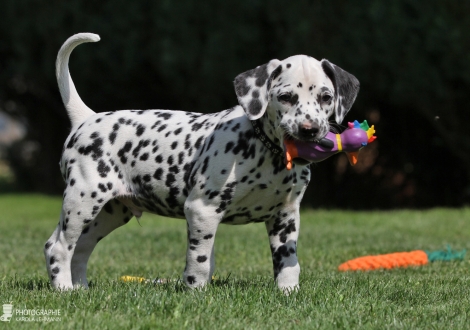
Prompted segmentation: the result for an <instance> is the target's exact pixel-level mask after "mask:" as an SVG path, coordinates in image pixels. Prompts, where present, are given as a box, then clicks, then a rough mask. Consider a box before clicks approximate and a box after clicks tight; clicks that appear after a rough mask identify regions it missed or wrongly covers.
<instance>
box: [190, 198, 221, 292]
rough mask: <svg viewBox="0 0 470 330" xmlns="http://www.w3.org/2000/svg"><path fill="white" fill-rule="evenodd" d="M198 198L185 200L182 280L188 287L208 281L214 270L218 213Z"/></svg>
mask: <svg viewBox="0 0 470 330" xmlns="http://www.w3.org/2000/svg"><path fill="white" fill-rule="evenodd" d="M203 203H204V202H203V201H201V200H200V199H197V198H196V199H195V200H193V201H187V202H186V204H185V215H186V218H187V222H188V249H187V252H186V267H185V269H184V273H183V280H184V281H185V283H186V284H187V285H188V286H189V287H190V288H196V287H202V286H204V285H206V284H207V283H210V281H211V277H212V274H213V273H214V270H215V256H214V239H215V234H216V231H217V226H218V224H219V222H220V218H221V217H220V215H219V214H218V213H217V212H215V209H214V210H212V212H211V210H210V207H207V205H204V204H203Z"/></svg>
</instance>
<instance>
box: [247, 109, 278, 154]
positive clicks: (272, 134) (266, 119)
mask: <svg viewBox="0 0 470 330" xmlns="http://www.w3.org/2000/svg"><path fill="white" fill-rule="evenodd" d="M268 113H269V112H268V111H266V113H265V114H264V115H263V116H262V117H261V118H259V119H258V120H256V121H254V122H252V123H253V124H254V125H253V126H254V127H255V129H256V128H258V129H259V130H260V131H261V133H260V134H261V136H260V138H261V139H263V140H264V138H263V136H265V137H266V138H268V139H269V141H268V143H265V142H263V143H264V144H265V146H266V145H268V146H267V147H268V149H271V151H273V149H278V152H277V151H274V153H281V155H282V152H281V151H282V150H283V149H284V148H283V145H282V143H283V142H282V137H279V136H278V134H277V132H276V127H279V123H277V122H276V118H271V117H272V116H270V115H269V114H268ZM271 145H272V146H271Z"/></svg>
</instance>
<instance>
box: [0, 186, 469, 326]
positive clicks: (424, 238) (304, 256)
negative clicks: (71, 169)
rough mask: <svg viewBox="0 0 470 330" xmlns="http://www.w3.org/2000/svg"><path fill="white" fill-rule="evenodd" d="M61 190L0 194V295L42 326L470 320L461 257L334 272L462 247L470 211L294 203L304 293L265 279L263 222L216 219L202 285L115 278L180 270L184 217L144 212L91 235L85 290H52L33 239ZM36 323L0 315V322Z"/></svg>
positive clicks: (54, 214)
mask: <svg viewBox="0 0 470 330" xmlns="http://www.w3.org/2000/svg"><path fill="white" fill-rule="evenodd" d="M59 209H60V199H58V198H50V197H44V196H34V195H28V196H19V195H3V196H0V210H1V216H0V257H1V262H0V281H1V282H0V304H3V303H7V302H11V303H13V304H14V307H15V308H25V309H60V311H61V320H60V321H58V322H51V323H49V324H47V328H48V329H95V328H96V329H98V328H99V329H155V328H161V329H182V328H190V329H192V328H195V329H276V328H279V329H281V328H306V329H307V328H308V329H314V328H320V329H359V328H360V329H402V328H403V329H464V328H468V327H469V324H470V323H469V320H468V316H469V314H470V275H469V269H470V262H469V260H470V258H468V257H467V258H466V259H465V260H464V261H461V262H447V263H445V262H436V263H433V264H430V265H428V266H424V267H418V268H408V269H396V270H392V271H377V272H366V273H340V272H338V271H337V267H338V265H339V264H340V263H342V262H344V261H346V260H348V259H351V258H354V257H358V256H361V255H366V254H378V253H388V252H398V251H409V250H415V249H425V250H436V249H443V248H445V247H446V245H447V244H450V245H451V246H452V247H453V248H454V249H458V250H460V249H470V239H469V238H470V221H469V220H470V209H456V210H448V209H435V210H429V211H395V212H347V211H304V212H302V223H301V232H300V239H299V247H298V248H299V259H300V264H301V269H302V271H301V279H300V285H301V290H300V291H299V292H296V293H293V294H291V295H290V296H285V295H283V294H282V293H280V292H279V291H278V289H277V288H276V286H275V284H274V283H273V280H272V265H271V257H270V253H269V244H268V239H267V235H266V233H265V229H264V226H263V225H262V224H253V225H247V226H223V225H222V226H220V227H219V231H218V233H217V238H216V258H217V271H216V276H217V280H216V281H215V283H214V284H212V285H209V286H208V287H207V288H206V289H204V290H194V291H189V290H186V289H185V287H184V285H182V284H181V283H170V284H162V285H157V286H153V285H150V284H136V283H121V282H119V281H118V278H119V277H120V276H121V275H136V276H144V277H148V278H155V277H162V278H172V279H178V278H179V277H180V274H181V273H182V271H183V268H184V259H185V249H186V237H185V236H186V225H185V223H184V221H182V220H173V219H165V218H160V217H155V216H150V215H144V216H143V217H142V219H141V221H140V222H141V226H140V225H139V224H138V223H137V222H136V221H135V220H132V221H131V222H130V223H129V224H128V225H127V226H126V227H124V228H121V229H119V230H117V231H115V232H114V233H112V234H111V235H110V236H109V237H107V238H106V239H104V240H103V241H102V242H100V244H99V246H98V247H97V249H96V251H95V253H94V254H93V256H92V258H91V260H90V264H89V272H88V275H89V276H88V277H89V280H91V287H90V289H89V290H75V291H72V292H57V291H54V290H52V289H51V288H50V286H49V284H48V281H47V277H46V270H45V265H44V260H43V259H44V257H43V252H42V248H43V245H44V243H45V241H46V239H47V238H49V236H50V234H51V233H52V231H53V229H54V227H55V225H56V223H57V221H58V214H59ZM44 327H46V324H45V323H41V322H35V323H27V322H18V321H15V320H12V321H11V323H10V324H8V323H4V322H0V330H1V329H3V328H4V329H29V328H34V329H37V328H44Z"/></svg>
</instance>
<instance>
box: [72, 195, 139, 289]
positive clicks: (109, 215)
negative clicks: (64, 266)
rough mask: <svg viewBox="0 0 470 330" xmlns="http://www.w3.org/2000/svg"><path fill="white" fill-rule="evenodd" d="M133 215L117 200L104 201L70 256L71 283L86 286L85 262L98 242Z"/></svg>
mask: <svg viewBox="0 0 470 330" xmlns="http://www.w3.org/2000/svg"><path fill="white" fill-rule="evenodd" d="M132 217H133V214H132V212H131V211H130V210H129V209H128V208H127V206H125V205H123V204H122V203H121V202H119V201H118V200H116V199H114V200H111V201H109V202H108V203H106V204H105V205H104V206H103V208H102V210H101V211H100V213H99V214H98V216H97V217H96V218H95V219H94V220H93V222H91V223H90V225H89V227H86V229H85V230H83V231H82V233H81V235H80V238H79V239H78V241H77V245H76V246H75V250H74V254H73V257H72V264H71V268H72V284H73V286H74V287H76V286H83V287H88V281H87V276H86V272H87V264H88V259H89V258H90V255H91V253H92V252H93V250H94V248H95V246H96V245H97V244H98V242H99V241H100V240H101V239H103V238H104V237H106V236H107V235H108V234H110V233H111V232H112V231H113V230H115V229H116V228H119V227H120V226H122V225H125V224H126V223H128V222H129V220H130V219H131V218H132Z"/></svg>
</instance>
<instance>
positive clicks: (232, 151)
mask: <svg viewBox="0 0 470 330" xmlns="http://www.w3.org/2000/svg"><path fill="white" fill-rule="evenodd" d="M98 40H99V36H97V35H96V34H91V33H80V34H77V35H74V36H72V37H70V38H69V39H68V40H67V41H66V42H65V43H64V45H63V46H62V48H61V49H60V51H59V54H58V57H57V62H56V73H57V80H58V84H59V89H60V93H61V96H62V100H63V102H64V104H65V107H66V109H67V113H68V116H69V118H70V121H71V126H72V128H71V132H70V135H69V136H68V138H67V139H66V141H65V144H64V148H63V154H62V158H61V161H60V168H61V172H62V175H63V177H64V180H65V182H66V188H65V192H64V195H63V204H62V210H61V213H60V221H59V224H58V225H57V228H56V229H55V231H54V232H53V234H52V236H51V237H50V238H49V239H48V240H47V242H46V244H45V248H44V253H45V257H46V265H47V271H48V274H49V278H50V280H51V283H52V285H53V287H55V288H59V289H70V288H73V287H77V286H82V287H87V285H88V284H87V276H86V272H87V263H88V259H89V257H90V254H91V253H92V251H93V249H94V248H95V246H96V244H97V243H98V242H99V241H100V240H101V239H103V238H104V237H105V236H106V235H108V234H109V233H110V232H112V231H113V230H114V229H116V228H118V227H120V226H123V225H125V224H126V223H128V222H129V220H130V219H131V218H132V217H134V216H135V217H137V218H139V217H140V216H141V215H142V213H143V212H150V213H154V214H159V215H163V216H168V217H173V218H185V219H186V221H187V232H188V237H187V243H188V249H187V253H186V267H185V269H184V273H183V280H184V282H185V283H186V284H187V285H188V286H189V287H191V288H196V287H202V286H204V285H206V284H207V283H209V282H210V281H211V275H212V274H213V272H214V268H215V260H214V239H215V236H216V232H217V227H218V225H219V224H220V223H224V224H232V225H240V224H247V223H252V222H264V224H265V226H266V231H267V234H268V236H269V241H270V246H271V252H272V260H273V268H274V278H275V280H276V282H277V285H278V286H279V288H281V289H282V290H285V291H289V290H292V289H295V288H297V287H298V283H299V272H300V266H299V263H298V260H297V239H298V236H299V224H300V216H299V205H300V201H301V199H302V196H303V194H304V191H305V189H306V187H307V184H308V183H309V179H310V169H309V166H308V164H307V162H306V161H305V160H302V159H296V163H295V164H294V166H293V167H292V169H291V170H287V169H286V166H285V160H284V152H283V141H284V140H285V139H299V140H307V141H314V140H318V139H321V138H322V137H324V136H325V135H326V134H327V132H328V131H329V129H330V125H329V118H330V117H331V116H333V115H334V117H335V119H336V122H337V123H341V121H342V120H343V117H344V116H345V115H346V113H347V112H348V111H349V110H350V108H351V106H352V104H353V102H354V100H355V98H356V95H357V93H358V90H359V82H358V80H357V79H356V78H355V77H354V76H352V75H351V74H349V73H347V72H345V71H343V70H342V69H340V68H339V67H337V66H336V65H334V64H332V63H330V62H329V61H327V60H322V61H318V60H316V59H314V58H312V57H309V56H304V55H297V56H292V57H289V58H287V59H285V60H283V61H279V60H276V59H274V60H271V61H270V62H269V63H267V64H264V65H261V66H258V67H257V68H255V69H253V70H250V71H247V72H245V73H242V74H240V75H238V76H237V77H236V78H235V92H236V95H237V97H238V101H239V105H237V106H235V107H233V108H231V109H228V110H224V111H221V112H217V113H210V114H201V113H194V112H183V111H170V110H122V111H114V112H104V113H95V112H94V111H92V110H91V109H90V108H88V107H87V106H86V105H85V104H84V103H83V101H82V100H81V99H80V97H79V95H78V93H77V91H76V89H75V86H74V84H73V81H72V79H71V77H70V74H69V70H68V61H69V56H70V54H71V52H72V50H73V49H74V48H75V47H76V46H77V45H79V44H81V43H85V42H96V41H98Z"/></svg>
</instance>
